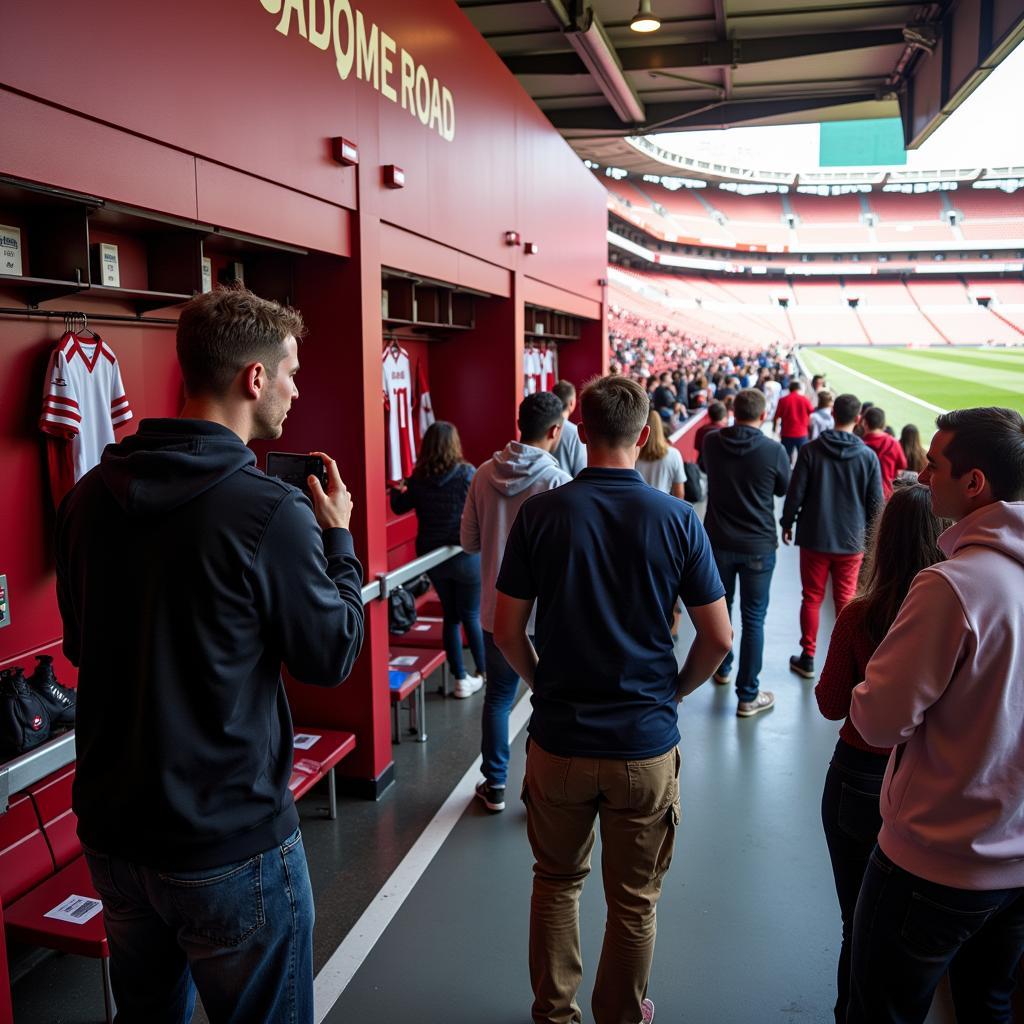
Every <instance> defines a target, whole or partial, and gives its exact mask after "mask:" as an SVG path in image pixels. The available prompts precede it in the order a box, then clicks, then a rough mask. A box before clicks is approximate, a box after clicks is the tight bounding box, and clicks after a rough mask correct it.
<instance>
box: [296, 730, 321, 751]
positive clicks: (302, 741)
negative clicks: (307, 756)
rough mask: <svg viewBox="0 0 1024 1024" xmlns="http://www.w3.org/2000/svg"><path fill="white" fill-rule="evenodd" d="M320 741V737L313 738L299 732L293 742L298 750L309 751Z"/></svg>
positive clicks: (306, 733)
mask: <svg viewBox="0 0 1024 1024" xmlns="http://www.w3.org/2000/svg"><path fill="white" fill-rule="evenodd" d="M318 739H320V737H319V736H311V735H310V734H309V733H308V732H297V733H296V734H295V739H294V740H293V741H292V742H293V744H294V745H295V748H296V750H309V748H310V747H313V746H315V745H316V741H317V740H318Z"/></svg>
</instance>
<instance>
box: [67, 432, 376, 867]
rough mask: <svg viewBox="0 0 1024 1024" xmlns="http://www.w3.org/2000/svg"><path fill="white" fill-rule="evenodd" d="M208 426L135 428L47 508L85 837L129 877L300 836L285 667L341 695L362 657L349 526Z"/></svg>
mask: <svg viewBox="0 0 1024 1024" xmlns="http://www.w3.org/2000/svg"><path fill="white" fill-rule="evenodd" d="M255 461H256V458H255V456H254V455H253V453H252V452H251V451H250V450H249V449H248V448H247V447H246V446H245V445H244V444H242V442H241V440H240V439H239V438H238V436H237V435H236V434H234V433H233V432H232V431H230V430H228V429H227V428H226V427H222V426H220V425H218V424H215V423H211V422H208V421H206V420H144V421H143V422H142V423H141V425H140V426H139V431H138V433H137V434H135V435H134V436H133V437H129V438H126V439H125V440H124V441H122V442H121V443H120V444H113V445H108V446H107V448H106V450H105V451H104V453H103V458H102V461H101V463H100V465H99V466H98V467H96V468H95V469H93V470H92V471H91V472H89V473H87V474H86V475H85V476H84V477H83V478H82V479H81V481H80V482H79V483H78V485H77V486H76V487H74V488H73V489H72V491H71V492H70V493H69V494H68V496H67V497H66V498H65V500H64V501H63V503H62V504H61V507H60V511H59V513H58V517H57V590H58V599H59V602H60V611H61V616H62V617H63V620H64V652H65V653H66V654H67V656H68V658H69V659H70V660H71V662H72V663H73V664H75V665H77V666H78V667H79V676H78V710H77V723H76V730H75V732H76V736H75V741H76V749H77V755H78V770H77V773H76V777H75V783H74V794H73V804H74V809H75V811H76V812H77V814H78V819H79V825H78V827H79V834H80V835H81V838H82V841H83V842H84V843H85V844H86V845H87V846H91V847H93V848H94V849H96V850H98V851H100V852H103V853H109V854H114V855H117V856H120V857H124V858H127V859H129V860H134V861H137V862H139V863H141V864H145V865H149V866H153V867H162V868H170V869H202V868H210V867H218V866H221V865H226V864H231V863H233V862H235V861H239V860H243V859H245V858H247V857H250V856H253V855H255V854H257V853H260V852H262V851H265V850H268V849H270V848H271V847H273V846H274V845H276V844H278V843H280V842H281V841H282V840H284V839H286V838H287V837H288V836H289V835H290V834H291V833H292V832H293V831H294V830H295V828H296V826H297V824H298V815H297V813H296V810H295V803H294V801H293V800H292V796H291V793H290V792H289V790H288V778H289V775H290V773H291V766H292V732H293V730H292V720H291V714H290V712H289V709H288V701H287V699H286V696H285V690H284V684H283V683H282V681H281V671H280V670H281V664H282V662H283V663H284V664H285V665H286V666H287V667H288V670H289V672H291V674H292V675H293V676H294V677H295V678H296V679H298V680H301V681H302V682H305V683H313V684H314V685H319V686H336V685H337V684H338V683H340V682H341V681H342V680H343V679H344V678H345V677H346V676H347V675H348V673H349V672H350V671H351V669H352V664H353V662H354V661H355V659H356V656H357V655H358V654H359V649H360V647H361V645H362V641H363V605H362V599H361V596H360V587H361V583H362V569H361V568H360V565H359V562H358V561H357V560H356V557H355V554H354V552H353V548H352V536H351V534H350V533H349V532H348V530H341V529H336V530H327V531H326V532H325V533H321V531H320V528H319V527H318V526H317V523H316V520H315V518H314V516H313V510H312V507H311V505H310V503H309V501H308V499H307V498H306V497H304V496H303V494H302V493H301V492H300V491H298V490H296V489H295V488H294V487H291V486H290V485H288V484H286V483H284V482H282V481H281V480H278V479H276V478H274V477H268V476H264V474H263V473H261V472H260V471H259V470H258V469H256V467H255Z"/></svg>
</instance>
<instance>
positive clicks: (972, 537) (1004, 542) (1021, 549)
mask: <svg viewBox="0 0 1024 1024" xmlns="http://www.w3.org/2000/svg"><path fill="white" fill-rule="evenodd" d="M975 546H977V547H985V548H993V549H994V550H996V551H999V552H1001V553H1002V554H1004V555H1006V556H1007V557H1008V558H1012V559H1013V560H1014V561H1015V562H1019V563H1020V564H1021V565H1024V501H994V502H993V503H992V504H991V505H985V506H984V507H982V508H979V509H975V510H974V511H973V512H972V513H971V514H970V515H969V516H965V517H964V518H963V519H961V520H960V522H958V523H954V524H953V525H952V526H951V527H950V528H949V529H948V530H946V531H945V532H944V533H943V534H942V536H941V537H939V547H940V548H942V551H943V553H944V554H945V556H946V557H947V558H952V556H953V555H955V554H956V553H957V552H958V551H961V550H962V549H963V548H967V547H975Z"/></svg>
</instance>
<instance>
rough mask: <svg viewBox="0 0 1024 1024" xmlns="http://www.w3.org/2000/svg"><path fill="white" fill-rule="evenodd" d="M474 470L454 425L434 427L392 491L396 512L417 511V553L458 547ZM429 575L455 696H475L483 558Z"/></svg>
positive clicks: (455, 562) (458, 560)
mask: <svg viewBox="0 0 1024 1024" xmlns="http://www.w3.org/2000/svg"><path fill="white" fill-rule="evenodd" d="M474 472H475V470H474V469H473V467H472V466H471V465H470V464H469V463H468V462H466V460H465V459H464V458H463V457H462V442H461V440H460V439H459V432H458V430H456V429H455V425H454V424H452V423H448V422H446V421H445V420H437V421H436V422H435V423H432V424H431V425H430V426H429V427H428V428H427V431H426V433H425V434H424V435H423V441H422V443H421V445H420V457H419V461H418V462H417V463H416V468H415V469H414V470H413V471H412V476H411V477H409V478H408V479H407V480H406V481H405V483H404V484H401V485H399V486H398V487H395V488H393V489H392V491H391V510H392V511H393V512H396V513H399V514H401V513H403V512H411V511H413V510H415V512H416V518H417V520H418V521H419V528H418V530H417V532H416V554H417V555H425V554H427V552H429V551H433V550H434V548H440V547H444V546H446V545H448V544H455V545H458V543H459V523H460V521H461V520H462V507H463V505H465V504H466V495H467V494H468V493H469V482H470V481H471V480H472V479H473V474H474ZM427 575H428V576H429V577H430V582H431V583H432V584H433V585H434V589H435V590H436V591H437V596H438V598H439V599H440V601H441V608H442V609H443V612H444V650H445V654H447V655H448V666H449V668H450V669H451V670H452V674H453V675H454V676H455V696H456V697H471V696H472V695H473V694H474V693H476V691H477V690H479V689H480V687H481V686H482V685H483V677H482V675H480V673H482V672H483V667H484V636H483V632H482V631H481V629H480V556H479V555H478V554H477V555H471V554H469V553H468V552H465V551H464V552H462V553H461V554H458V555H456V556H455V557H454V558H450V559H449V560H448V561H447V562H443V563H442V564H441V565H439V566H437V567H436V568H434V569H431V570H430V571H429V572H428V573H427ZM460 624H461V626H462V629H464V630H465V631H466V639H467V640H468V641H469V649H470V651H471V652H472V654H473V661H474V662H476V670H477V673H478V674H477V675H469V674H468V673H467V672H466V667H465V664H464V662H463V660H462V636H461V634H460V630H459V626H460Z"/></svg>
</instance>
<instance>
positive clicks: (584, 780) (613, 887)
mask: <svg viewBox="0 0 1024 1024" xmlns="http://www.w3.org/2000/svg"><path fill="white" fill-rule="evenodd" d="M679 762H680V758H679V750H678V748H674V749H672V750H670V751H669V752H668V753H667V754H663V755H661V756H660V757H655V758H651V759H649V760H645V761H617V760H612V759H608V758H589V757H556V756H555V755H554V754H549V753H548V752H547V751H545V750H542V749H541V748H540V747H539V746H538V745H537V744H536V743H534V742H533V741H532V740H531V741H530V743H529V745H528V748H527V755H526V780H525V782H524V783H523V800H524V801H525V803H526V821H527V831H528V834H529V837H530V845H531V847H532V848H533V856H534V859H535V864H534V867H533V897H532V900H531V902H530V980H531V982H532V984H533V993H534V1002H533V1020H534V1021H535V1022H537V1024H579V1022H580V1021H581V1020H582V1019H583V1018H582V1015H581V1013H580V1008H579V1004H578V1003H577V1001H576V991H577V989H578V988H579V985H580V981H581V979H582V977H583V961H582V957H581V953H580V926H579V898H580V893H581V892H582V891H583V882H584V880H585V879H586V877H587V875H588V874H589V873H590V853H591V850H592V849H593V847H594V835H595V832H594V823H595V821H599V822H600V825H601V847H602V856H601V874H602V876H603V878H604V892H605V900H606V902H607V904H608V918H607V921H606V924H605V933H604V945H603V947H602V950H601V961H600V964H599V965H598V969H597V980H596V982H595V984H594V993H593V998H592V1001H591V1007H592V1009H593V1012H594V1022H595V1024H640V1019H641V1018H640V1001H641V1000H642V999H643V998H644V996H645V995H646V993H647V980H648V977H649V975H650V971H651V961H652V958H653V956H654V937H655V932H656V929H657V922H656V916H655V908H656V906H657V903H658V897H659V896H660V895H661V882H662V879H663V878H664V877H665V872H666V871H668V868H669V864H671V862H672V850H673V846H674V845H675V835H676V828H677V827H678V825H679V816H680V808H679Z"/></svg>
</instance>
